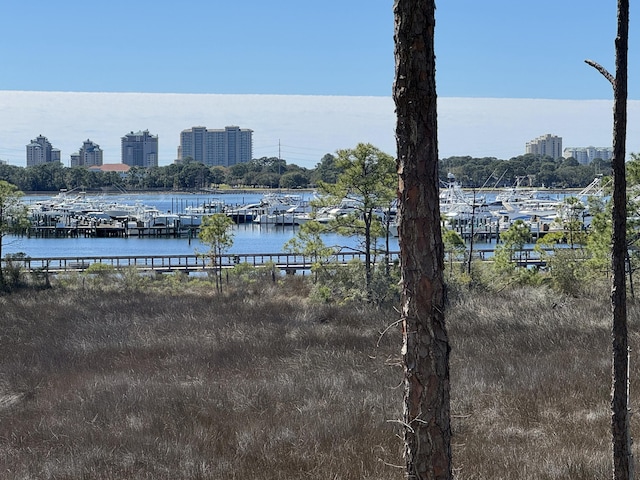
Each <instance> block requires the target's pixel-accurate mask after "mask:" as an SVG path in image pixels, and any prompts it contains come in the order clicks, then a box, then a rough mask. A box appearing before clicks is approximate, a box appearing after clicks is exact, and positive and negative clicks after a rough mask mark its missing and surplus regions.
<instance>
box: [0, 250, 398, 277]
mask: <svg viewBox="0 0 640 480" xmlns="http://www.w3.org/2000/svg"><path fill="white" fill-rule="evenodd" d="M398 256H399V252H390V253H389V260H390V261H396V260H398ZM376 258H377V260H378V261H382V260H383V258H384V255H382V254H379V255H377V257H376ZM353 259H364V255H362V254H360V253H357V252H341V253H335V254H333V255H332V256H331V257H330V259H329V261H331V262H337V263H340V264H347V263H348V262H349V261H351V260H353ZM12 262H13V265H14V266H16V265H17V266H20V267H21V268H23V269H24V270H26V271H28V272H48V273H54V274H57V273H72V272H82V271H84V270H86V269H87V268H89V267H90V266H91V265H93V264H102V265H107V266H110V267H112V268H114V269H116V270H122V269H128V268H135V269H137V270H139V271H141V272H143V271H148V272H151V271H153V272H157V273H170V272H176V271H181V272H185V273H191V272H203V271H207V270H210V269H211V268H212V262H211V259H210V258H209V257H207V256H203V255H195V254H190V255H146V256H145V255H96V256H91V257H19V258H16V259H13V260H12ZM217 262H218V266H219V267H221V268H232V267H235V266H236V265H239V264H249V265H251V266H254V267H261V266H265V265H273V266H274V267H275V268H277V269H279V270H282V271H285V272H287V273H294V272H296V271H298V270H309V269H311V266H312V265H313V263H314V259H313V258H312V257H308V256H304V255H296V254H293V253H248V254H224V255H221V256H219V257H218V259H217ZM6 265H7V259H6V258H3V259H2V266H3V267H4V266H6Z"/></svg>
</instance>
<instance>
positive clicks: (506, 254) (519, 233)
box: [494, 220, 531, 272]
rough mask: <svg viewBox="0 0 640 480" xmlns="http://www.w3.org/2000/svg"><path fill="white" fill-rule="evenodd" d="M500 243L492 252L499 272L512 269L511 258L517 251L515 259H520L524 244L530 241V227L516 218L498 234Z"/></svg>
mask: <svg viewBox="0 0 640 480" xmlns="http://www.w3.org/2000/svg"><path fill="white" fill-rule="evenodd" d="M500 240H501V241H502V244H500V245H497V246H496V248H495V252H494V266H495V267H496V269H497V270H498V271H499V272H505V271H509V270H513V269H514V268H515V265H514V264H513V260H514V258H515V254H516V253H517V254H518V256H517V261H518V262H520V261H522V251H523V249H524V246H525V244H527V243H529V242H530V241H531V228H530V227H529V225H527V224H526V223H525V222H524V221H522V220H516V221H515V222H513V223H512V224H511V226H510V227H509V228H508V229H507V230H506V231H505V232H503V233H501V234H500Z"/></svg>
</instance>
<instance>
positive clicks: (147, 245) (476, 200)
mask: <svg viewBox="0 0 640 480" xmlns="http://www.w3.org/2000/svg"><path fill="white" fill-rule="evenodd" d="M569 195H571V196H575V197H576V198H579V199H580V202H579V203H578V204H576V205H574V206H573V207H572V208H573V210H572V211H569V210H567V209H566V208H565V206H564V202H563V200H564V199H565V198H566V197H567V196H569ZM592 195H596V196H601V195H602V185H600V183H599V179H595V180H594V182H593V184H592V185H590V186H589V187H588V188H586V189H584V190H583V191H581V192H576V193H574V194H571V193H559V192H555V193H551V192H547V191H534V190H532V189H529V188H523V187H520V186H519V185H516V186H514V187H513V188H510V189H503V190H500V191H493V192H474V191H469V190H464V189H462V188H461V186H460V185H459V184H458V183H457V182H456V180H455V178H453V177H450V178H449V179H448V182H446V183H443V185H442V186H441V196H440V206H441V214H442V222H443V224H442V226H443V229H451V230H455V231H456V232H457V233H459V234H460V236H461V237H462V238H463V239H464V240H465V241H467V242H469V241H471V239H472V238H473V241H474V243H475V247H476V248H480V249H482V248H488V249H492V248H494V246H493V244H494V243H496V242H499V240H500V235H501V233H502V232H504V231H505V230H506V229H508V228H509V226H510V225H511V224H512V223H513V222H515V221H516V220H522V221H524V222H526V224H527V225H528V226H529V228H530V230H531V233H532V236H533V239H534V241H535V239H537V238H539V237H541V236H543V235H545V234H546V233H549V232H553V231H560V230H562V228H563V226H562V221H561V218H562V215H573V216H574V218H579V220H580V221H581V222H582V223H583V225H585V226H586V225H588V222H589V220H590V216H589V214H588V209H587V208H586V205H587V202H586V199H587V198H588V197H589V196H592ZM315 198H316V195H315V193H313V192H287V193H281V192H275V191H274V192H268V193H266V194H265V193H264V192H256V193H253V192H246V191H242V192H235V191H233V190H228V191H224V192H216V193H215V194H213V193H212V194H189V193H174V192H170V193H157V194H153V193H147V194H124V193H123V194H116V195H113V194H112V195H91V194H85V193H83V192H60V193H59V194H57V195H51V196H46V195H39V196H26V197H25V199H24V203H25V204H26V205H27V206H28V207H29V209H30V212H31V213H30V214H31V220H32V224H31V227H30V228H29V229H28V230H26V231H25V232H24V233H23V234H22V235H18V236H11V235H9V236H6V237H5V239H4V240H5V241H4V245H3V254H14V253H24V254H26V255H28V256H30V257H46V256H56V257H64V256H67V255H68V254H69V253H73V254H74V255H76V254H82V255H83V256H91V255H94V254H95V253H96V252H109V253H112V254H114V255H125V254H126V255H173V254H180V255H183V254H193V253H194V252H195V251H197V252H203V251H205V250H206V249H207V248H208V247H207V246H205V245H202V244H201V242H200V241H199V239H198V231H199V227H200V224H201V221H202V217H203V216H205V215H210V214H212V213H225V214H227V215H228V216H229V217H230V218H231V219H232V220H234V225H233V227H232V234H233V236H234V241H233V245H232V246H231V247H230V249H229V251H228V253H241V254H254V253H258V252H265V251H270V252H283V251H285V244H286V242H287V241H289V240H291V239H292V238H294V237H295V236H296V234H297V232H298V230H299V227H300V225H302V224H303V223H304V222H306V221H309V220H311V219H314V220H316V221H319V222H328V221H330V220H331V219H332V218H335V217H336V216H338V215H342V214H344V213H348V212H350V211H351V212H352V211H354V204H353V201H348V200H345V201H343V202H342V204H340V205H335V206H333V207H324V208H320V209H317V210H316V211H315V212H312V211H311V207H310V204H311V202H312V200H314V199H315ZM384 214H385V212H384V211H381V212H380V215H384ZM585 228H586V227H585ZM323 240H324V242H325V244H326V245H328V246H333V247H335V249H336V250H337V251H350V250H351V251H357V250H358V249H360V247H361V245H360V241H361V239H358V238H357V237H345V236H341V235H338V234H337V233H326V234H323ZM384 242H385V240H384V239H378V240H377V246H378V249H379V250H380V249H381V246H382V245H383V244H384ZM389 249H390V250H393V251H397V250H398V249H399V247H398V239H397V225H396V224H395V221H393V222H392V223H391V224H390V244H389Z"/></svg>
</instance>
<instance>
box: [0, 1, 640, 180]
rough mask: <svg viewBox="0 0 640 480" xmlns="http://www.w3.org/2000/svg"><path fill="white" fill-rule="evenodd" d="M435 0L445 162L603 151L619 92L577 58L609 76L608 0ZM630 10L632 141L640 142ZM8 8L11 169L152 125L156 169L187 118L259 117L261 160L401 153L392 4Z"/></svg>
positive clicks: (6, 155)
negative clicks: (365, 146)
mask: <svg viewBox="0 0 640 480" xmlns="http://www.w3.org/2000/svg"><path fill="white" fill-rule="evenodd" d="M0 1H1V0H0ZM436 4H437V11H436V55H437V58H436V70H437V72H436V80H437V89H438V95H439V113H438V122H439V125H438V127H439V152H440V156H441V158H446V157H448V156H454V155H472V156H478V157H482V156H489V157H497V158H505V159H506V158H511V157H513V156H517V155H521V154H523V153H524V146H525V143H526V142H527V141H529V140H532V139H534V138H536V137H538V136H540V135H543V134H546V133H552V134H555V135H559V136H561V137H563V145H564V146H565V147H569V146H574V147H580V146H590V145H594V146H599V147H602V146H610V145H611V137H612V134H611V130H612V129H611V125H612V119H611V103H610V101H611V99H612V95H613V94H612V88H611V85H610V84H609V83H608V82H607V81H606V80H605V79H604V78H603V77H602V76H601V75H600V74H599V73H598V72H596V71H595V70H594V69H593V68H592V67H589V66H587V65H586V64H585V63H584V60H585V59H587V58H589V59H592V60H594V61H597V62H599V63H601V64H602V65H603V66H605V67H606V68H607V69H608V70H609V71H611V72H612V73H613V72H614V67H615V64H614V60H615V59H614V53H615V52H614V39H615V35H616V2H615V1H614V0H608V1H603V0H581V1H578V0H536V1H535V2H533V1H517V0H485V1H479V0H442V1H437V2H436ZM634 13H635V12H634V11H633V10H632V11H631V21H632V24H631V26H630V30H631V32H630V35H631V37H630V53H629V98H630V99H631V100H632V102H630V108H631V109H632V111H631V112H630V115H629V126H628V142H627V143H628V145H627V151H628V152H638V151H640V79H639V75H638V74H639V73H640V72H639V70H640V62H639V61H637V60H638V59H639V54H638V52H637V50H636V46H639V47H640V38H639V36H638V34H637V33H635V30H634V25H635V24H634V23H633V21H634V19H635V18H636V16H635V15H634ZM2 19H3V20H4V21H3V23H2V37H1V40H0V65H2V74H1V75H0V159H2V160H6V161H8V162H9V163H11V164H15V165H24V164H25V145H26V144H28V143H29V142H30V140H31V139H33V138H35V137H37V136H38V135H39V134H42V135H45V136H46V137H48V138H49V140H50V141H51V143H52V144H53V146H54V147H56V148H60V149H61V151H62V159H63V163H64V164H65V165H68V163H69V157H70V154H72V153H74V152H76V151H77V150H78V149H79V148H80V146H81V145H82V142H83V140H85V139H87V138H89V139H91V140H92V141H95V142H96V143H98V144H99V145H100V146H101V147H102V148H103V150H104V152H105V154H104V158H105V163H118V162H120V151H119V149H120V137H121V136H122V135H124V134H126V133H128V132H130V131H138V130H145V129H148V130H149V131H150V132H151V133H152V134H157V135H158V136H159V138H160V142H159V143H160V164H161V165H166V164H169V163H171V162H173V160H174V159H175V156H176V150H177V146H178V143H179V133H180V131H181V130H182V129H185V128H191V127H192V126H195V125H204V126H207V127H208V128H223V127H224V126H226V125H239V126H240V127H242V128H251V129H253V130H254V157H256V158H259V157H262V156H278V155H280V154H282V158H284V159H285V160H287V161H288V162H289V163H296V164H298V165H301V166H305V167H309V168H313V167H314V166H315V165H316V164H317V163H318V162H319V161H320V159H321V158H322V156H323V155H324V154H326V153H334V152H335V151H336V150H337V149H340V148H351V147H354V146H355V145H356V144H357V143H359V142H361V141H362V142H371V143H373V144H374V145H376V146H378V147H379V148H381V149H382V150H384V151H386V152H388V153H390V154H394V153H395V137H394V128H395V115H394V106H393V102H392V100H391V94H392V84H393V77H394V57H393V47H394V45H393V21H394V19H393V1H392V0H323V1H321V2H320V1H313V0H308V1H301V0H272V1H269V2H267V1H265V0H245V1H242V2H231V1H228V0H227V1H219V0H181V1H180V2H177V1H175V2H169V1H167V0H154V1H151V0H138V1H134V2H131V1H124V0H109V1H101V2H87V1H82V2H81V1H79V0H58V1H51V0H32V1H30V2H18V1H13V2H10V1H8V0H4V1H3V2H2ZM20 92H22V93H24V92H27V93H29V95H26V94H22V93H20ZM38 92H48V94H47V95H40V94H38ZM59 92H92V93H93V92H116V93H118V92H120V93H122V92H134V93H143V94H144V95H138V96H136V97H132V96H130V95H115V96H114V95H110V94H109V95H107V94H105V95H99V96H87V95H82V94H80V93H77V94H75V95H67V94H65V95H60V94H58V93H59ZM30 93H34V94H30ZM156 94H163V95H161V96H153V95H156ZM167 94H169V95H167ZM173 94H182V96H175V95H173ZM184 95H187V96H184ZM255 95H258V96H259V97H260V98H257V97H255ZM367 99H368V100H367ZM461 99H466V101H461ZM483 99H490V100H491V101H484V100H483ZM529 99H535V100H536V102H534V103H531V102H529V101H528V100H529ZM472 100H473V101H472ZM502 100H505V101H502ZM546 100H552V101H551V102H547V101H546ZM581 102H583V103H581ZM594 102H595V103H594ZM598 102H600V103H598Z"/></svg>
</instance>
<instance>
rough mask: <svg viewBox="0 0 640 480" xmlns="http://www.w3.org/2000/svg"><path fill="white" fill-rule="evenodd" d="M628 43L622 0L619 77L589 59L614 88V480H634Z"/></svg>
mask: <svg viewBox="0 0 640 480" xmlns="http://www.w3.org/2000/svg"><path fill="white" fill-rule="evenodd" d="M628 44H629V0H618V34H617V36H616V41H615V47H616V74H615V77H614V76H612V75H611V74H610V73H609V72H607V70H606V69H605V68H604V67H602V66H601V65H599V64H597V63H595V62H593V61H590V60H587V63H588V64H589V65H591V66H593V67H594V68H596V69H597V70H598V71H599V72H600V73H602V74H603V75H604V76H605V78H607V79H608V80H609V81H610V82H611V84H612V85H613V101H614V106H613V158H612V160H611V167H612V170H613V212H612V217H613V232H612V252H611V268H612V273H613V279H612V285H611V307H612V313H613V325H612V345H613V371H612V377H613V378H612V386H611V433H612V443H613V478H614V480H631V479H633V473H634V472H633V471H634V465H633V452H632V450H631V446H632V440H631V433H630V432H631V426H630V423H631V422H630V420H631V418H630V413H629V342H628V331H627V285H626V272H625V260H626V257H627V180H626V172H625V155H626V153H625V144H626V137H627V51H628Z"/></svg>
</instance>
